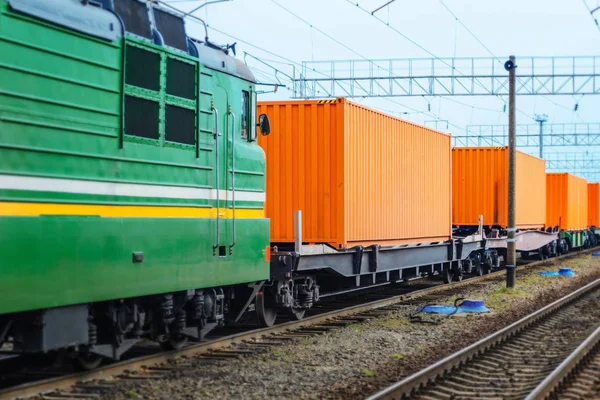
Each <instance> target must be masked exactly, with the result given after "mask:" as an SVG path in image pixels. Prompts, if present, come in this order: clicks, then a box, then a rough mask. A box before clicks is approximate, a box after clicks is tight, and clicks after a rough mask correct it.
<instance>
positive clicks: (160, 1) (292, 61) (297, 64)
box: [155, 0, 466, 132]
mask: <svg viewBox="0 0 600 400" xmlns="http://www.w3.org/2000/svg"><path fill="white" fill-rule="evenodd" d="M155 1H156V2H157V3H161V4H164V5H165V6H167V7H169V8H171V9H173V10H175V11H177V12H180V13H183V12H182V11H181V10H179V9H177V8H176V7H174V6H172V5H169V4H168V3H165V1H164V0H155ZM271 1H273V0H271ZM273 2H274V1H273ZM274 3H275V2H274ZM275 4H277V3H275ZM278 5H279V4H278ZM279 6H281V5H279ZM282 8H284V7H282ZM290 13H291V12H290ZM294 16H296V18H298V19H302V18H301V17H299V16H297V15H295V14H294ZM186 18H187V19H191V20H193V21H194V22H199V23H201V24H204V21H202V20H201V19H200V18H198V17H195V16H194V15H187V16H186ZM302 20H303V22H305V23H307V24H308V25H310V26H311V27H313V28H314V29H315V30H317V31H318V32H320V33H322V34H325V35H327V34H326V33H324V32H323V31H322V30H320V29H317V28H316V27H314V26H312V24H310V23H309V22H308V21H305V20H304V19H302ZM206 26H207V29H210V30H212V31H215V32H217V33H219V34H221V35H224V36H227V37H229V38H231V39H233V40H236V41H238V42H240V43H243V44H245V45H247V46H250V47H252V48H255V49H257V50H260V51H262V52H264V53H266V54H269V55H271V56H273V57H276V58H279V59H281V60H284V61H286V62H287V63H289V64H290V65H292V66H298V67H300V68H302V67H303V65H302V64H301V63H299V62H296V61H294V60H291V59H289V58H287V57H284V56H282V55H280V54H277V53H275V52H273V51H270V50H267V49H265V48H264V47H261V46H258V45H256V44H254V43H251V42H249V41H247V40H244V39H242V38H239V37H236V36H234V35H231V34H229V33H227V32H225V31H223V30H221V29H219V28H217V27H215V26H213V25H210V24H208V23H207V24H206ZM327 36H328V37H329V36H330V35H327ZM331 39H332V40H334V41H335V42H339V41H338V40H337V39H335V38H331ZM340 44H341V45H342V46H344V47H347V46H346V45H344V44H342V43H341V42H340ZM351 51H353V50H351ZM353 52H354V51H353ZM354 53H355V54H358V55H359V54H360V53H357V52H354ZM360 56H361V57H362V58H364V59H367V58H366V57H364V56H362V55H360ZM367 60H368V59H367ZM369 61H370V60H369ZM314 72H315V73H317V74H320V75H322V76H324V77H326V78H329V79H332V77H331V76H330V75H328V74H326V73H324V72H322V71H316V70H314ZM323 89H324V88H323ZM324 91H325V93H327V94H328V93H329V92H328V91H327V90H325V89H324ZM347 93H348V92H347ZM381 99H382V100H384V101H387V102H390V103H392V104H395V105H397V106H400V107H403V108H405V109H408V110H410V111H413V112H414V113H415V114H423V115H428V116H430V117H432V118H436V119H440V117H439V116H438V115H436V114H435V113H428V112H425V111H421V110H418V109H416V108H413V107H410V106H408V105H406V104H402V103H400V102H398V101H395V100H393V99H390V98H386V97H382V98H381ZM449 125H450V126H452V127H454V128H456V129H459V130H461V131H464V132H466V129H465V128H464V127H461V126H459V125H456V124H453V123H449Z"/></svg>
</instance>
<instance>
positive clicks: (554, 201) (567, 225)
mask: <svg viewBox="0 0 600 400" xmlns="http://www.w3.org/2000/svg"><path fill="white" fill-rule="evenodd" d="M546 187H547V190H546V195H547V201H546V225H547V226H560V228H561V229H563V230H566V231H577V230H581V229H586V228H587V223H588V194H587V190H588V186H587V180H585V179H583V178H580V177H578V176H575V175H571V174H568V173H566V172H560V173H548V174H546Z"/></svg>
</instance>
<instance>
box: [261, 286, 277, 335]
mask: <svg viewBox="0 0 600 400" xmlns="http://www.w3.org/2000/svg"><path fill="white" fill-rule="evenodd" d="M269 300H270V299H269V296H268V295H265V294H264V293H263V292H259V293H258V294H257V295H256V315H258V322H259V323H260V324H261V325H263V326H267V327H269V326H273V324H275V320H276V319H277V309H276V308H275V307H274V305H272V304H270V303H273V302H271V301H269Z"/></svg>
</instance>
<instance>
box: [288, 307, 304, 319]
mask: <svg viewBox="0 0 600 400" xmlns="http://www.w3.org/2000/svg"><path fill="white" fill-rule="evenodd" d="M304 313H306V309H305V308H294V307H292V308H290V309H289V311H288V314H289V315H290V317H291V318H292V319H293V320H295V321H300V320H301V319H302V318H304Z"/></svg>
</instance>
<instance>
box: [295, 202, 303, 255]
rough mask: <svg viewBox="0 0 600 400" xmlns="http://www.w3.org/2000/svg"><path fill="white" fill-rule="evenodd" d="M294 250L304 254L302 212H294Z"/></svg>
mask: <svg viewBox="0 0 600 400" xmlns="http://www.w3.org/2000/svg"><path fill="white" fill-rule="evenodd" d="M294 249H295V250H296V253H298V254H301V253H302V210H296V211H294Z"/></svg>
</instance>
